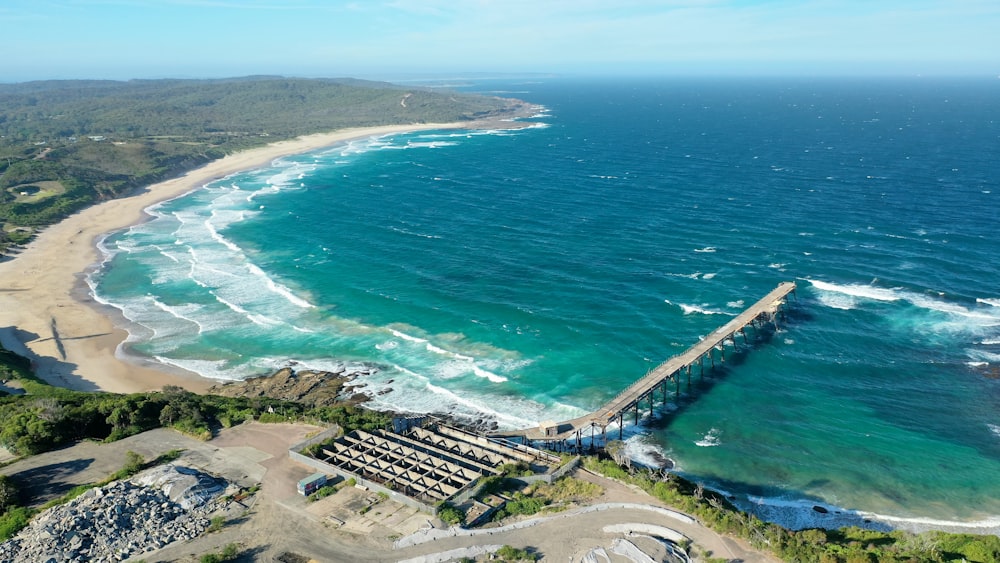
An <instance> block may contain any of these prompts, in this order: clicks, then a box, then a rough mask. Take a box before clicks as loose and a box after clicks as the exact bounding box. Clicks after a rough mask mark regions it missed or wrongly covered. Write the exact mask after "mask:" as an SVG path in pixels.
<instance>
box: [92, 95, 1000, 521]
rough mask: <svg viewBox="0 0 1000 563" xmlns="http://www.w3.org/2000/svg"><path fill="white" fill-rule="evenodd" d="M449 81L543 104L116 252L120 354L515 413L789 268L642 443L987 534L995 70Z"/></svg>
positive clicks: (377, 398) (165, 220) (386, 140)
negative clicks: (300, 372)
mask: <svg viewBox="0 0 1000 563" xmlns="http://www.w3.org/2000/svg"><path fill="white" fill-rule="evenodd" d="M453 86H454V87H456V88H459V89H463V90H468V91H478V92H484V93H491V94H496V95H501V96H509V97H517V98H520V99H523V100H526V101H528V102H530V103H533V104H537V106H538V113H537V115H536V116H534V117H532V118H531V119H527V120H525V121H526V122H528V123H529V124H530V126H529V127H527V128H524V129H519V130H470V131H455V130H442V131H430V132H427V131H424V132H417V133H412V134H404V135H392V136H386V137H378V138H369V139H364V140H359V141H353V142H350V143H345V144H342V145H340V146H335V147H331V148H328V149H324V150H321V151H317V152H313V153H309V154H303V155H296V156H291V157H287V158H281V159H278V160H276V161H275V162H274V163H273V164H272V165H271V166H269V167H266V168H263V169H259V170H251V171H246V172H242V173H239V174H236V175H233V176H230V177H228V178H225V179H223V180H220V181H217V182H213V183H211V184H209V185H207V186H205V187H203V188H201V189H199V190H196V191H194V192H192V193H190V194H188V195H186V196H184V197H181V198H178V199H175V200H172V201H169V202H166V203H163V204H159V205H156V206H154V207H153V208H151V209H150V210H149V212H150V213H151V214H152V215H153V219H152V220H150V221H148V222H144V223H142V224H140V225H136V226H134V227H132V228H130V229H127V230H125V231H123V232H119V233H113V234H111V235H109V236H108V237H107V238H106V239H105V240H104V241H103V242H102V243H101V248H102V250H103V251H104V253H105V261H104V263H103V264H102V266H101V268H100V269H99V270H98V271H97V272H96V273H95V274H94V275H93V276H92V277H91V279H90V283H91V287H92V288H93V290H94V292H95V294H96V296H97V298H98V299H99V300H100V301H101V302H103V303H106V304H109V305H111V306H113V307H116V308H118V309H120V310H121V311H122V313H123V315H124V317H125V318H126V319H128V323H127V326H126V328H127V329H128V331H129V334H130V337H129V340H128V342H127V344H126V346H125V349H126V350H127V351H128V353H130V354H136V355H141V356H144V357H147V358H152V359H155V360H158V361H160V362H162V363H164V364H167V365H171V366H177V367H181V368H184V369H187V370H190V371H194V372H197V373H200V374H202V375H205V376H207V377H212V378H217V379H224V380H233V379H243V378H246V377H251V376H255V375H261V374H266V373H269V372H272V371H274V370H275V369H277V368H280V367H282V366H285V365H288V364H289V362H290V361H294V362H297V363H298V365H299V366H300V367H303V368H312V369H324V368H329V367H331V366H333V365H336V364H337V363H339V362H341V361H344V360H347V361H352V362H364V363H371V364H375V365H377V366H378V367H379V371H378V372H377V373H376V374H374V375H372V376H369V377H367V378H364V379H363V380H358V381H357V382H356V383H357V384H360V385H362V387H361V388H359V389H358V390H359V391H363V392H365V393H366V394H368V395H370V396H371V401H370V403H369V404H370V405H371V406H373V407H375V408H381V409H392V410H397V411H405V412H414V413H448V414H450V415H453V416H456V417H459V418H462V417H468V418H470V419H486V420H489V421H493V422H495V423H496V424H497V425H499V426H500V427H504V428H517V427H527V426H533V425H537V424H538V423H539V422H540V421H542V420H549V419H553V420H563V419H568V418H573V417H575V416H579V415H581V414H583V413H586V412H588V411H590V410H592V409H593V408H595V407H598V406H600V405H601V404H603V403H604V402H605V401H607V400H608V399H610V398H611V397H613V396H615V395H616V394H617V393H618V392H619V391H621V390H622V389H624V388H625V387H626V386H627V385H628V384H630V383H631V382H633V381H634V380H636V379H638V378H639V377H641V376H642V375H644V374H645V373H646V372H647V371H648V370H649V369H651V368H653V367H655V366H656V365H658V364H659V363H660V362H662V361H664V360H665V359H667V358H668V357H670V356H672V355H674V354H677V353H680V352H681V351H683V350H684V349H686V348H687V347H689V346H690V345H692V344H694V343H695V342H697V341H698V340H699V338H700V337H703V336H705V335H707V334H708V333H710V332H711V331H712V330H714V329H715V328H717V327H718V326H720V325H722V324H724V323H725V322H726V321H727V320H728V319H729V318H731V317H732V316H733V315H735V314H737V313H738V312H739V311H741V310H742V308H743V307H745V306H747V305H749V304H751V303H753V302H755V301H756V300H757V299H759V298H761V297H762V296H764V295H765V294H766V293H767V292H768V291H770V290H771V289H773V287H774V286H776V285H777V284H778V283H779V282H781V281H795V282H796V283H797V284H798V290H797V291H796V294H795V296H794V297H793V298H792V299H791V300H790V302H789V307H788V308H787V309H786V316H785V318H784V320H783V321H782V322H781V324H780V327H779V329H778V330H777V331H776V332H775V333H774V334H773V335H772V336H771V337H770V338H768V339H766V340H765V341H762V342H758V343H756V344H753V345H752V346H743V347H742V348H744V350H743V352H742V353H738V354H734V351H733V350H732V349H730V350H728V351H727V360H729V361H727V362H726V363H725V364H724V365H718V366H717V369H715V370H711V371H709V372H707V373H706V374H705V376H704V377H703V378H701V377H697V376H696V377H694V380H693V385H692V387H691V388H690V390H689V389H688V388H687V387H686V386H684V387H683V388H682V390H683V391H684V392H683V393H682V394H681V396H680V398H679V399H676V400H675V399H674V398H672V397H671V398H670V400H669V402H668V404H666V405H663V406H662V407H657V409H656V410H655V412H654V414H653V416H652V417H650V416H648V415H649V413H648V412H643V418H642V420H640V422H639V424H638V425H635V424H628V425H627V426H626V428H625V429H624V432H625V438H626V440H627V444H628V448H629V451H630V452H631V454H632V455H633V456H634V457H635V458H636V459H637V460H639V461H644V460H645V461H649V460H651V459H652V454H653V453H660V454H662V455H665V456H668V457H670V458H671V459H672V460H674V461H675V463H676V464H677V467H676V469H677V471H679V472H681V473H682V474H684V475H686V476H688V477H690V478H692V479H695V480H699V481H701V482H704V483H705V484H706V485H707V486H709V487H713V488H717V489H719V490H723V491H726V492H727V493H729V494H731V495H733V497H734V498H735V499H737V502H738V503H739V504H740V505H741V506H744V507H745V508H749V509H751V510H754V511H755V512H757V513H758V514H760V515H761V516H763V517H765V518H768V519H771V520H775V521H779V522H781V523H784V524H786V525H789V526H792V527H803V526H814V525H820V526H837V525H841V524H845V523H862V522H864V521H865V520H875V521H879V522H883V523H889V525H891V526H899V527H908V526H909V527H914V526H916V527H919V526H928V525H931V526H934V527H945V526H947V525H949V524H951V523H962V524H963V525H965V526H966V527H967V528H972V529H983V530H996V529H1000V478H998V476H1000V378H998V377H1000V371H998V370H1000V278H998V276H997V273H998V265H1000V260H998V257H997V253H998V250H1000V245H998V243H997V227H996V226H997V224H998V219H1000V211H998V210H1000V201H998V199H997V198H998V197H1000V186H998V185H997V184H998V178H997V171H998V170H1000V169H998V168H997V163H998V162H1000V81H998V80H974V79H947V80H946V79H929V78H911V79H805V78H803V79H748V78H743V79H722V78H719V79H709V78H701V79H681V78H674V79H668V78H659V79H652V78H649V79H616V80H601V79H582V78H581V79H571V78H551V79H535V80H530V81H528V80H482V81H478V82H470V83H465V84H462V85H457V86H456V85H453ZM741 343H742V341H741ZM747 349H749V351H747ZM628 422H630V423H631V422H632V421H628ZM612 435H613V436H614V437H617V432H612ZM814 506H822V507H825V508H826V513H823V512H821V511H817V510H815V509H814V508H813V507H814ZM872 525H877V524H872Z"/></svg>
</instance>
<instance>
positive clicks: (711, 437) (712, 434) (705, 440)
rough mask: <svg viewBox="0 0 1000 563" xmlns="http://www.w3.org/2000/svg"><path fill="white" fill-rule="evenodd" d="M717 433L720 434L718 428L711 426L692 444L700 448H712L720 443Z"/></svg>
mask: <svg viewBox="0 0 1000 563" xmlns="http://www.w3.org/2000/svg"><path fill="white" fill-rule="evenodd" d="M719 434H721V431H720V430H719V429H718V428H712V429H711V430H709V431H708V433H706V434H705V435H704V436H703V437H702V438H701V440H697V441H696V442H695V443H694V444H695V445H696V446H700V447H702V448H713V447H715V446H718V445H721V444H722V439H721V438H719Z"/></svg>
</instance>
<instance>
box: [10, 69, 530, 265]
mask: <svg viewBox="0 0 1000 563" xmlns="http://www.w3.org/2000/svg"><path fill="white" fill-rule="evenodd" d="M515 104H516V102H515V101H513V100H506V99H500V98H494V97H486V96H475V95H468V94H459V93H455V92H449V91H434V90H427V89H419V88H416V89H414V88H403V87H401V86H396V85H392V84H387V83H380V82H367V81H361V80H354V79H296V78H282V77H273V76H255V77H245V78H234V79H219V80H132V81H128V82H116V81H102V80H67V81H62V80H60V81H42V82H27V83H21V84H0V136H2V137H0V224H2V225H3V229H2V230H0V252H2V251H3V250H4V249H6V248H7V247H8V246H9V245H10V244H12V243H17V242H23V241H25V240H27V239H28V238H30V237H31V235H32V233H33V232H34V231H35V230H36V229H37V228H39V227H42V226H45V225H48V224H51V223H53V222H56V221H58V220H60V219H62V218H63V217H65V216H67V215H68V214H70V213H72V212H74V211H76V210H78V209H80V208H82V207H85V206H87V205H90V204H92V203H95V202H97V201H100V200H102V199H108V198H113V197H117V196H119V195H122V194H124V193H126V192H128V191H130V190H132V189H134V188H136V187H139V186H143V185H148V184H150V183H154V182H157V181H160V180H163V179H166V178H170V177H173V176H177V175H179V174H181V173H183V172H185V171H187V170H189V169H191V168H194V167H197V166H199V165H202V164H204V163H206V162H208V161H210V160H213V159H216V158H220V157H222V156H224V155H225V154H227V153H231V152H234V151H237V150H241V149H245V148H249V147H254V146H259V145H263V144H266V143H270V142H273V141H278V140H282V139H287V138H293V137H296V136H299V135H305V134H309V133H318V132H327V131H331V130H334V129H340V128H344V127H357V126H368V125H388V124H398V123H419V122H452V121H464V120H469V119H475V118H482V117H488V116H491V115H498V114H503V113H505V112H509V111H510V110H511V109H512V108H513V107H514V105H515Z"/></svg>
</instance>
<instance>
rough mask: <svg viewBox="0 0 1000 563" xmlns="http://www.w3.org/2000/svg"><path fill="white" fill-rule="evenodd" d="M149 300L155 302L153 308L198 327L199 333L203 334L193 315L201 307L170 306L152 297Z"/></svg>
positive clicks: (199, 323)
mask: <svg viewBox="0 0 1000 563" xmlns="http://www.w3.org/2000/svg"><path fill="white" fill-rule="evenodd" d="M149 299H150V300H151V301H152V302H153V306H154V307H156V308H157V309H159V310H161V311H164V312H165V313H168V314H169V315H171V316H172V317H174V318H176V319H180V320H183V321H187V322H189V323H191V324H193V325H195V326H197V327H198V332H202V329H203V327H202V325H201V322H199V321H198V320H197V319H195V318H194V317H193V315H192V313H196V312H197V311H198V309H200V307H199V306H198V305H194V304H188V305H184V306H170V305H167V304H166V303H164V302H162V301H160V300H159V299H157V298H155V297H153V296H150V297H149Z"/></svg>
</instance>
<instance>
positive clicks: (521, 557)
mask: <svg viewBox="0 0 1000 563" xmlns="http://www.w3.org/2000/svg"><path fill="white" fill-rule="evenodd" d="M497 557H499V558H500V559H501V560H502V561H535V559H536V557H535V555H534V554H533V553H530V552H528V550H526V549H517V548H515V547H511V546H509V545H504V546H502V547H501V548H500V549H498V550H497Z"/></svg>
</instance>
